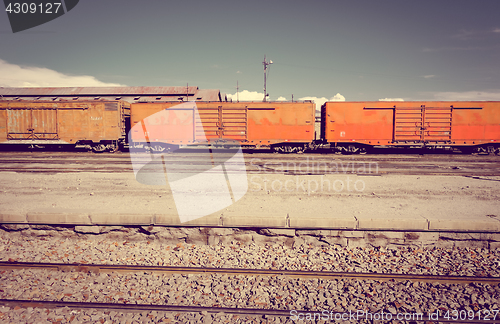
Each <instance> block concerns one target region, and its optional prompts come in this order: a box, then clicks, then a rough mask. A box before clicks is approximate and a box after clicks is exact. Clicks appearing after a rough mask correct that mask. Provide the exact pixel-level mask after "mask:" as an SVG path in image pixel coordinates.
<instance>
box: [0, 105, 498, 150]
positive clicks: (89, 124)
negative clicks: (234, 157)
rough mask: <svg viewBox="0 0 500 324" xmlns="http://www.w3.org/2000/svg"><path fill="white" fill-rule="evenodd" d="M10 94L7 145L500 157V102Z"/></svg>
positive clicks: (3, 113)
mask: <svg viewBox="0 0 500 324" xmlns="http://www.w3.org/2000/svg"><path fill="white" fill-rule="evenodd" d="M315 112H316V111H315V105H314V103H312V102H179V101H175V102H174V101H172V102H149V103H148V102H146V103H143V102H139V103H128V102H125V101H120V100H117V101H100V100H94V101H80V102H71V101H57V102H47V101H22V100H21V101H0V144H23V145H26V144H28V145H30V146H47V145H59V146H60V145H63V144H64V145H71V146H76V147H83V148H87V149H91V150H93V151H95V152H104V151H116V150H118V149H126V148H128V147H130V148H134V149H145V150H150V151H152V152H165V151H168V150H171V149H173V148H177V147H179V146H196V145H205V144H207V143H210V144H211V145H216V146H224V145H226V144H227V145H228V143H237V144H239V145H241V146H242V147H243V148H246V149H260V148H266V149H271V150H273V151H275V152H282V153H292V152H295V153H301V152H304V151H307V150H318V149H321V150H323V151H324V150H327V151H331V152H343V153H349V154H355V153H363V152H366V151H367V150H370V149H371V148H375V147H387V148H431V149H433V148H451V149H459V150H460V151H462V152H467V153H471V152H484V153H490V154H500V102H496V101H455V102H451V101H425V102H424V101H418V102H417V101H411V102H383V101H377V102H326V103H325V104H324V105H323V106H322V107H321V117H320V118H319V120H317V118H316V114H315Z"/></svg>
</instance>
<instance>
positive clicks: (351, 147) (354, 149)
mask: <svg viewBox="0 0 500 324" xmlns="http://www.w3.org/2000/svg"><path fill="white" fill-rule="evenodd" d="M360 151H361V149H360V148H359V147H358V146H356V145H349V146H347V147H346V148H345V152H346V153H347V154H359V153H360Z"/></svg>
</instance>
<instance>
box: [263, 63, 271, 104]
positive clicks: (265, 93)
mask: <svg viewBox="0 0 500 324" xmlns="http://www.w3.org/2000/svg"><path fill="white" fill-rule="evenodd" d="M262 64H263V65H264V100H262V101H263V102H266V98H267V97H269V94H268V93H267V86H266V77H267V66H268V65H270V64H273V61H271V60H269V62H267V61H266V55H264V62H262Z"/></svg>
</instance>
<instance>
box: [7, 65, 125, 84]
mask: <svg viewBox="0 0 500 324" xmlns="http://www.w3.org/2000/svg"><path fill="white" fill-rule="evenodd" d="M114 86H123V85H122V84H117V83H106V82H101V81H99V80H97V79H96V78H95V77H93V76H90V75H67V74H63V73H60V72H57V71H54V70H51V69H47V68H40V67H34V66H20V65H16V64H10V63H7V62H6V61H4V60H2V59H0V87H114Z"/></svg>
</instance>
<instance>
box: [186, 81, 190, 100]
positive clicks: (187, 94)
mask: <svg viewBox="0 0 500 324" xmlns="http://www.w3.org/2000/svg"><path fill="white" fill-rule="evenodd" d="M186 101H189V83H186Z"/></svg>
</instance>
